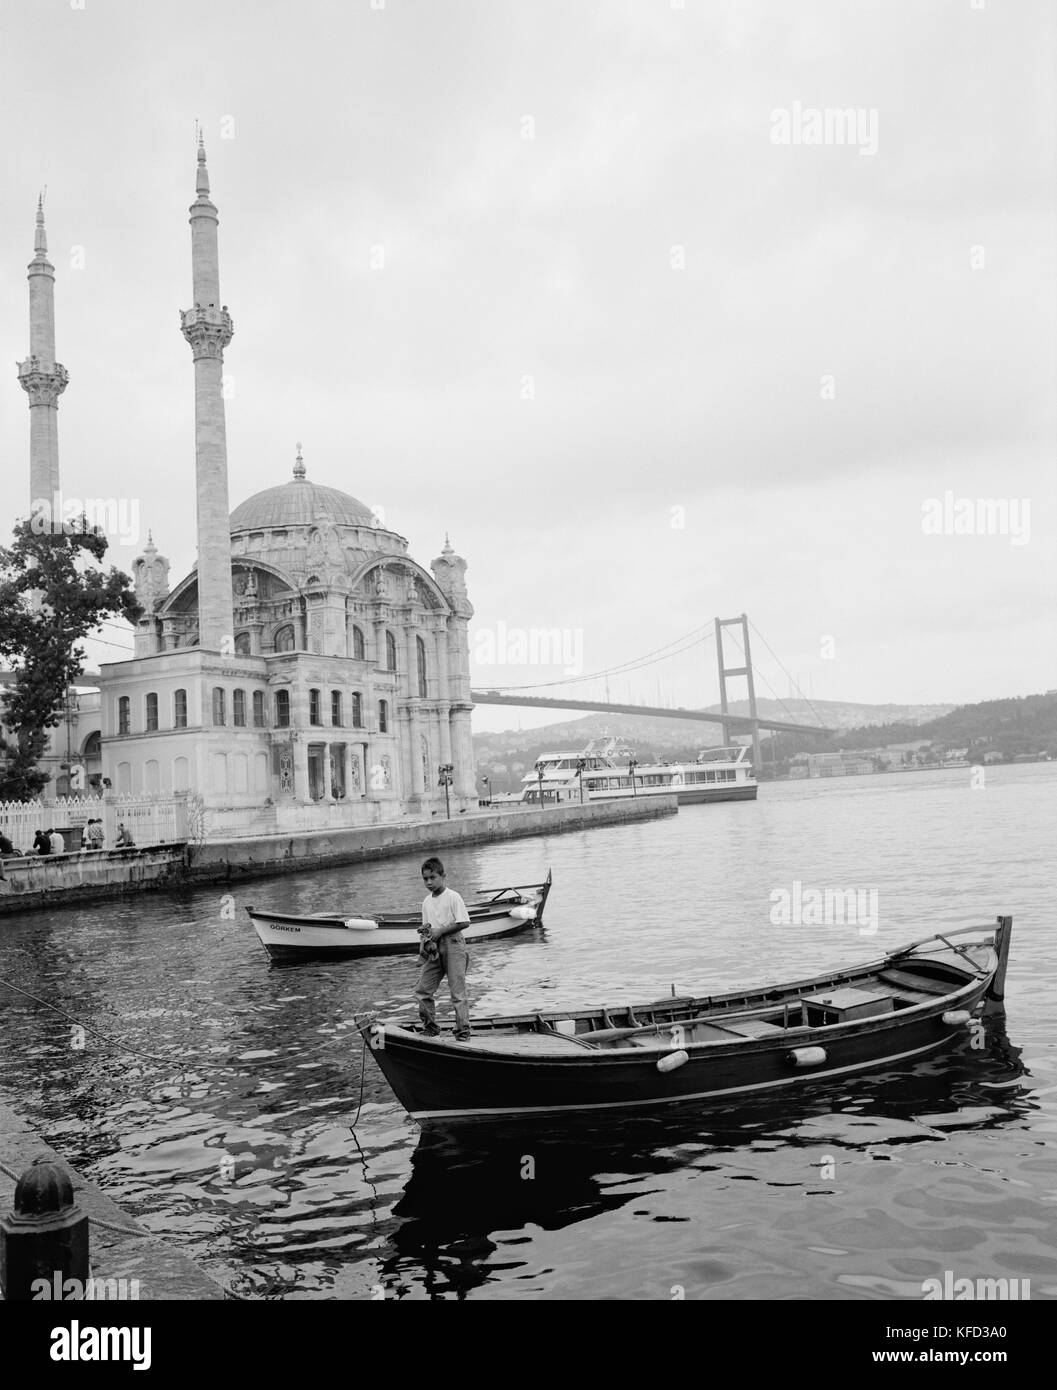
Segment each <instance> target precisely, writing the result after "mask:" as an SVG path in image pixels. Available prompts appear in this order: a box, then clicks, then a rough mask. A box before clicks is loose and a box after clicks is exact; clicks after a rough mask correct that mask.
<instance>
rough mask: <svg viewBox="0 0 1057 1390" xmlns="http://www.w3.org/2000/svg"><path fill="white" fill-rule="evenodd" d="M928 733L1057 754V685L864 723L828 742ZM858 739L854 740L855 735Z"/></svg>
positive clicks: (966, 743) (951, 740) (940, 739)
mask: <svg viewBox="0 0 1057 1390" xmlns="http://www.w3.org/2000/svg"><path fill="white" fill-rule="evenodd" d="M922 738H927V739H929V740H931V741H932V742H935V743H942V744H945V745H946V746H948V747H952V748H968V749H970V750H973V749H975V750H977V751H982V750H983V749H984V748H987V749H989V750H994V751H997V752H999V753H1003V754H1008V755H1010V756H1015V755H1016V754H1018V753H1043V752H1049V753H1051V754H1055V755H1057V690H1050V691H1047V692H1046V694H1045V695H1020V696H1012V697H1010V698H1008V699H1004V700H985V701H983V702H982V703H981V704H978V705H960V706H957V707H956V708H955V709H953V710H951V711H950V712H949V713H946V714H943V715H940V716H939V717H937V718H934V719H929V720H926V721H925V722H924V723H917V724H916V723H912V722H910V721H908V720H897V721H893V722H892V723H889V724H883V725H881V726H880V727H878V726H877V725H874V724H872V723H871V724H866V723H864V724H862V725H860V726H859V727H858V728H856V729H854V730H850V731H849V732H848V733H847V734H843V735H842V736H841V738H840V739H831V740H829V741H828V745H827V746H828V747H831V748H834V749H836V748H837V747H842V748H845V749H848V748H854V747H857V746H860V745H869V746H873V747H880V746H883V745H885V744H890V743H903V742H907V741H909V740H911V739H922ZM853 740H854V741H853Z"/></svg>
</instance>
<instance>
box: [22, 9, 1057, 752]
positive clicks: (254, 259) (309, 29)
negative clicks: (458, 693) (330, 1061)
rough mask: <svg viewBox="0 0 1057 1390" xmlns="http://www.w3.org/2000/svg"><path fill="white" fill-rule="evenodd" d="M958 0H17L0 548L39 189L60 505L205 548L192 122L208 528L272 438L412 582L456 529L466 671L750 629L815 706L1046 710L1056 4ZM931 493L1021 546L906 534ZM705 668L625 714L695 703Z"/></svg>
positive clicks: (917, 523)
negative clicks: (742, 625) (708, 629)
mask: <svg viewBox="0 0 1057 1390" xmlns="http://www.w3.org/2000/svg"><path fill="white" fill-rule="evenodd" d="M976 5H979V6H980V8H977V7H975V6H974V4H973V3H972V0H944V2H940V0H883V3H863V2H862V0H858V3H849V0H832V3H827V2H826V0H796V2H794V0H773V3H755V2H753V0H738V2H737V3H733V4H722V3H716V2H715V0H710V3H705V0H685V7H680V6H679V5H678V0H677V3H676V4H675V5H672V4H671V3H670V0H593V2H592V3H587V2H586V0H579V2H578V0H474V2H473V3H470V2H469V0H385V3H384V5H382V4H381V0H374V4H373V5H372V3H370V0H340V3H324V0H298V3H296V4H295V3H292V0H284V3H272V4H269V3H259V2H258V0H255V3H254V4H252V5H249V4H246V3H235V0H209V2H208V3H205V0H180V3H178V4H171V5H163V4H158V3H154V4H142V3H136V4H133V3H131V0H124V2H123V3H116V2H115V0H84V3H83V8H80V7H79V0H73V4H71V3H70V2H69V0H37V3H33V4H25V3H24V4H15V3H12V0H6V2H5V3H4V4H3V5H2V16H3V19H2V28H3V34H2V47H0V91H2V92H3V93H4V97H5V104H6V120H5V136H6V138H5V166H6V169H7V173H6V176H5V178H4V180H3V183H2V185H0V199H2V218H0V238H2V240H0V253H2V267H3V270H2V274H0V305H2V310H3V312H2V315H0V324H2V327H0V332H2V335H3V346H4V350H5V351H4V353H3V357H4V360H6V362H7V363H8V367H7V369H6V371H5V373H4V376H3V380H2V381H0V402H2V405H0V445H2V449H3V458H4V481H5V487H4V491H3V499H2V505H0V533H2V534H3V535H4V536H6V535H8V534H9V530H10V525H11V523H12V522H13V521H14V519H15V517H16V516H17V515H19V514H23V515H24V514H25V513H26V512H27V511H28V503H29V482H28V438H29V427H28V413H29V412H28V409H27V398H26V397H25V395H24V393H23V392H22V390H21V389H20V387H19V385H18V382H17V379H16V376H15V368H14V362H15V360H16V359H21V358H23V357H24V356H25V355H26V353H27V351H28V327H27V308H26V304H27V285H26V280H25V267H26V264H27V262H28V260H29V259H30V256H31V255H32V234H33V217H34V208H35V202H36V198H37V193H38V191H39V189H40V187H41V186H42V185H43V184H47V189H48V192H47V207H46V211H47V225H48V237H49V247H50V252H51V259H52V261H53V262H54V264H55V267H56V296H57V309H56V317H57V327H58V352H57V355H58V358H59V360H60V361H61V362H63V363H64V364H65V366H66V367H67V368H68V370H69V373H70V385H69V388H68V390H67V392H66V394H65V395H64V396H63V398H62V402H61V405H60V410H59V430H60V451H61V455H60V456H61V467H62V476H63V485H64V489H65V491H66V493H67V495H72V496H89V497H96V496H103V495H106V496H113V497H116V498H119V497H124V498H129V499H132V498H134V499H138V502H139V508H140V521H141V527H142V530H143V531H144V533H145V530H146V528H147V527H148V526H149V527H151V528H152V529H153V532H154V538H155V541H156V543H157V545H158V546H159V548H160V549H161V551H162V552H163V553H164V554H166V555H168V556H169V557H170V559H171V560H172V578H173V582H174V583H175V582H176V581H177V580H178V579H179V578H180V577H181V576H182V575H183V574H184V573H186V571H187V569H188V568H189V566H190V564H191V563H192V561H193V556H194V491H193V477H194V473H193V466H194V453H193V448H194V414H193V407H194V400H193V372H192V363H191V353H190V350H189V348H188V346H187V344H186V343H185V342H184V340H183V338H182V337H181V335H180V331H179V318H178V312H177V311H178V310H180V309H185V308H188V307H189V306H190V303H191V294H190V230H189V227H188V225H187V208H188V205H189V204H190V202H191V201H192V198H193V196H194V121H195V119H196V118H199V119H201V121H202V123H203V125H204V129H205V137H206V143H207V150H208V155H209V168H210V175H211V180H212V190H213V198H214V201H215V202H216V204H217V206H218V208H219V212H220V253H221V288H222V298H223V300H224V302H225V303H226V304H227V305H228V306H229V308H230V310H231V313H232V316H233V318H234V322H235V337H234V340H233V342H232V344H231V346H230V348H229V349H228V351H227V354H226V371H227V372H228V374H229V376H230V378H231V387H232V396H231V399H230V400H229V402H228V407H227V411H228V413H227V420H228V442H229V469H230V496H231V504H232V507H234V506H235V505H236V504H237V503H238V502H239V501H241V500H243V499H244V498H245V497H247V496H249V495H250V494H251V493H253V492H255V491H257V490H259V489H260V488H263V487H266V486H271V485H273V484H276V483H280V482H283V481H285V480H286V479H287V478H289V476H290V469H291V465H292V462H293V457H294V452H295V443H296V441H297V440H299V439H300V440H302V441H303V443H304V457H305V463H306V465H307V468H308V473H309V477H310V478H313V479H315V480H317V481H319V482H323V483H327V484H330V485H332V486H336V487H340V488H342V489H344V490H345V491H347V492H350V493H352V494H353V495H354V496H356V497H358V498H360V499H361V500H362V501H364V502H366V503H367V504H368V505H371V506H380V507H382V508H384V512H385V518H386V523H387V525H388V526H390V527H391V528H392V529H394V530H396V531H399V532H400V533H401V534H403V535H405V536H407V537H408V539H409V541H410V543H411V550H412V554H413V555H414V556H415V558H416V559H418V560H419V561H420V562H422V563H424V564H426V565H428V563H429V561H430V560H431V559H432V558H433V557H434V556H435V555H437V554H438V552H439V550H440V547H441V545H442V544H443V539H444V533H445V531H449V532H450V534H451V538H452V542H453V544H454V545H455V547H456V548H457V549H458V550H459V552H460V553H461V554H463V555H465V556H466V558H467V560H468V562H469V571H468V575H467V580H468V584H469V587H470V596H471V599H472V601H473V602H474V604H475V606H476V609H477V617H476V619H475V623H474V648H473V649H474V651H475V652H477V653H478V654H482V653H485V652H486V648H485V647H484V646H483V645H482V638H481V636H480V635H479V632H478V629H479V630H480V631H481V632H484V633H485V634H486V636H487V635H488V634H491V635H492V636H494V635H496V633H497V632H498V630H499V624H500V623H502V624H504V625H505V629H506V632H507V633H508V634H511V633H515V634H516V633H517V632H518V631H523V632H525V633H526V635H527V636H530V635H531V630H532V629H539V628H544V629H551V628H559V629H567V630H568V632H569V638H568V641H569V644H570V646H569V650H570V652H574V651H575V652H576V654H575V656H574V659H573V661H572V662H571V663H566V664H572V665H574V666H576V665H579V666H580V667H581V668H582V669H583V670H586V671H594V670H598V669H600V668H603V667H606V666H609V665H614V664H617V663H622V662H625V661H628V660H630V659H631V658H633V657H636V656H638V655H639V654H641V653H645V652H648V651H651V650H653V649H655V648H658V647H660V646H662V645H663V644H665V643H667V642H670V641H672V640H674V639H675V638H678V637H679V636H680V635H681V634H682V633H685V632H688V631H690V630H691V629H694V628H697V627H699V626H700V625H701V624H703V623H706V622H709V621H710V620H711V619H712V618H713V617H714V616H715V615H716V614H717V613H718V614H720V615H721V616H724V617H727V616H731V615H733V614H735V613H740V612H742V611H746V612H748V613H749V615H750V617H751V618H752V620H753V622H754V624H755V626H756V627H757V628H758V629H759V631H760V632H762V633H763V635H764V636H765V637H766V639H767V641H768V642H769V643H770V645H771V647H773V648H774V650H775V651H776V652H777V653H778V655H779V656H780V657H781V659H782V661H783V663H784V665H785V667H786V668H788V669H789V670H790V671H793V672H796V673H798V674H800V675H801V677H802V678H803V679H804V682H805V685H806V683H807V681H808V680H810V682H811V688H812V690H813V692H814V694H815V696H816V697H819V698H828V699H845V700H861V701H869V702H885V701H906V702H920V701H944V702H946V701H955V702H964V701H973V700H979V699H987V698H992V697H997V696H1001V695H1008V694H1027V693H1030V692H1035V691H1040V690H1044V689H1047V688H1051V687H1053V686H1055V685H1057V677H1055V674H1054V671H1055V663H1054V656H1055V642H1054V631H1055V629H1054V622H1053V608H1052V595H1053V590H1054V579H1055V564H1057V561H1055V556H1057V546H1055V520H1057V499H1055V469H1054V445H1055V435H1057V411H1055V394H1057V387H1055V380H1057V378H1055V365H1057V364H1055V361H1054V326H1055V303H1057V294H1055V283H1057V275H1055V246H1057V238H1055V232H1057V226H1055V222H1057V219H1055V197H1054V194H1055V172H1054V171H1055V168H1057V163H1055V153H1057V151H1055V148H1054V146H1055V135H1054V132H1055V129H1057V122H1055V110H1054V107H1055V104H1057V102H1055V91H1054V84H1053V77H1052V74H1053V62H1054V56H1055V48H1057V44H1055V13H1057V12H1055V11H1054V7H1053V5H1052V3H1048V0H1018V2H1017V3H1016V4H1009V3H999V0H987V3H986V4H983V0H976ZM849 108H850V109H854V110H855V111H861V117H859V118H857V120H856V122H855V124H854V125H853V126H848V125H843V126H842V125H840V124H839V123H838V124H837V125H836V126H832V125H831V127H830V129H829V131H828V143H825V142H824V143H807V142H808V141H810V140H811V138H812V126H811V121H812V119H813V117H812V115H811V113H812V112H819V113H821V115H820V120H822V119H824V115H825V112H826V110H827V109H830V110H834V109H839V110H843V109H849ZM820 129H823V130H825V128H824V126H822V127H820ZM841 138H843V143H838V140H839V139H841ZM379 262H381V264H379ZM946 493H949V494H951V502H952V503H957V502H959V501H961V500H963V499H967V500H968V501H970V502H971V503H973V505H974V506H975V503H976V500H977V499H980V498H985V499H986V498H991V499H1007V500H1010V501H1013V502H1015V503H1016V504H1017V506H1016V508H1015V509H1014V510H1013V511H1011V512H1009V513H1007V516H1008V517H1010V518H1011V521H1010V526H1009V527H1007V533H1006V534H992V535H975V536H974V535H966V534H956V535H950V534H926V532H925V530H924V529H923V520H924V513H923V507H925V505H926V504H927V503H928V502H929V500H930V499H936V500H937V501H938V502H942V500H943V499H944V495H945V494H946ZM1022 499H1026V500H1027V502H1028V504H1029V511H1028V512H1027V513H1025V512H1024V510H1023V507H1022ZM950 515H951V513H948V516H950ZM680 523H681V524H680ZM941 525H942V521H941ZM1010 529H1013V530H1015V532H1016V534H1010V533H1009V531H1010ZM136 553H137V548H136V547H133V546H125V547H122V546H117V547H115V549H114V550H113V551H112V555H113V557H114V558H115V559H116V560H117V561H118V562H119V563H123V564H124V565H125V566H126V567H127V566H128V564H129V563H130V561H131V559H132V558H133V556H134V555H135V554H136ZM578 634H582V644H581V645H580V646H579V649H578V651H576V644H577V641H578V640H579V639H578V636H577V635H578ZM110 637H111V638H112V639H113V640H114V641H116V642H118V643H120V642H122V641H124V640H125V639H124V638H122V637H121V635H120V634H119V633H118V632H116V631H111V632H110ZM826 639H831V640H830V641H829V643H828V644H827V641H826ZM508 642H509V638H508ZM108 650H109V655H110V657H111V658H112V659H114V658H117V657H119V656H120V652H119V651H118V650H117V649H116V648H110V649H104V648H102V647H94V648H93V652H92V655H93V658H94V659H97V660H100V659H105V658H106V654H107V651H108ZM695 653H696V665H695V664H693V663H692V662H691V660H690V658H689V657H684V658H681V659H680V660H679V661H676V662H673V663H670V664H669V665H666V666H660V667H651V668H648V669H647V670H645V671H644V672H642V673H638V674H635V675H633V676H631V675H629V676H627V677H620V678H615V679H614V681H613V682H612V686H611V688H612V691H613V693H614V694H620V695H622V696H627V695H628V694H630V695H635V696H638V695H647V694H648V695H650V696H655V695H656V694H657V689H658V681H659V682H660V689H661V694H662V696H663V697H667V698H672V699H675V700H678V701H679V702H681V703H692V704H704V703H708V702H710V701H712V700H714V699H715V698H716V678H715V671H714V666H713V659H712V656H711V649H710V648H704V649H702V648H698V649H695ZM826 653H832V654H831V655H827V654H826ZM507 654H511V653H510V650H509V646H508V649H507ZM514 654H516V652H515V653H514ZM496 655H497V656H500V657H501V656H503V655H504V652H503V642H502V640H500V643H499V651H498V652H497V653H496ZM754 655H755V656H756V657H757V658H758V659H759V662H760V665H761V667H762V669H763V671H764V672H765V673H766V675H767V676H768V677H769V679H770V683H771V685H772V686H773V687H774V688H775V689H777V691H778V693H779V694H781V695H785V694H786V693H787V682H786V678H785V676H784V675H782V674H781V673H780V672H779V670H778V668H777V666H776V665H775V663H774V662H773V660H772V659H771V658H770V656H769V655H768V654H767V652H766V651H765V650H758V651H757V652H756V653H754ZM561 674H562V669H561V667H560V666H559V667H556V666H554V665H553V664H551V665H539V664H537V665H534V666H530V667H517V668H513V667H510V666H503V665H493V666H482V667H480V668H479V669H477V670H476V671H475V682H476V683H478V684H481V685H487V686H489V687H491V686H495V685H504V684H506V685H509V684H515V683H519V682H525V681H533V682H536V681H548V680H553V679H556V678H558V677H559V676H560V675H561ZM580 689H581V691H582V692H584V693H587V694H591V693H593V692H594V693H597V691H598V689H599V687H598V686H597V685H595V686H592V687H581V688H580ZM735 693H737V692H735ZM764 693H766V691H765V692H764ZM544 718H545V719H546V720H548V721H549V720H550V719H551V718H552V716H551V715H547V716H544ZM516 719H517V715H516V714H512V713H511V712H507V711H502V710H496V709H492V710H487V709H480V710H479V711H478V713H477V715H475V727H478V728H495V727H505V726H507V725H509V724H511V723H512V722H515V721H516ZM522 722H524V723H525V724H526V726H527V725H528V724H529V723H530V722H531V716H529V715H525V716H523V720H522Z"/></svg>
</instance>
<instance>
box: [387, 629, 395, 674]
mask: <svg viewBox="0 0 1057 1390" xmlns="http://www.w3.org/2000/svg"><path fill="white" fill-rule="evenodd" d="M385 669H386V670H387V671H395V670H396V638H395V637H394V636H393V634H392V633H391V632H387V633H386V634H385Z"/></svg>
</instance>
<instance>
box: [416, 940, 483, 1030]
mask: <svg viewBox="0 0 1057 1390" xmlns="http://www.w3.org/2000/svg"><path fill="white" fill-rule="evenodd" d="M437 950H438V951H439V952H440V959H439V960H424V961H423V962H422V968H421V969H420V970H419V972H418V984H417V985H416V986H415V998H416V999H417V1000H418V1016H419V1018H420V1019H421V1020H422V1022H423V1023H424V1024H425V1025H426V1027H427V1028H435V1027H436V1026H437V1010H436V1007H435V1005H434V1002H433V996H434V995H435V994H436V992H437V986H438V985H439V984H440V982H441V980H442V979H443V978H444V977H445V975H446V976H447V977H448V989H449V990H450V992H451V1002H452V1007H453V1008H454V1010H455V1031H456V1033H468V1032H469V1031H470V1006H469V1004H468V1002H467V999H466V963H467V961H468V960H469V958H470V952H469V950H468V949H467V946H466V942H465V941H456V940H455V939H454V938H453V937H452V936H442V937H441V939H440V940H439V941H438V942H437Z"/></svg>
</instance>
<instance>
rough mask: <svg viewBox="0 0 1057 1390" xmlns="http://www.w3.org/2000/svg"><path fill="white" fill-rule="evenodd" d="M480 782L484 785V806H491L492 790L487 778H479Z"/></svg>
mask: <svg viewBox="0 0 1057 1390" xmlns="http://www.w3.org/2000/svg"><path fill="white" fill-rule="evenodd" d="M481 781H482V782H483V783H484V804H485V805H486V806H491V804H492V788H491V787H490V786H489V783H488V778H487V777H482V778H481Z"/></svg>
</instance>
